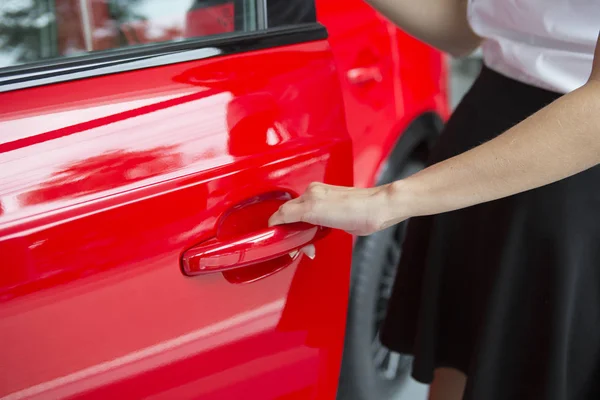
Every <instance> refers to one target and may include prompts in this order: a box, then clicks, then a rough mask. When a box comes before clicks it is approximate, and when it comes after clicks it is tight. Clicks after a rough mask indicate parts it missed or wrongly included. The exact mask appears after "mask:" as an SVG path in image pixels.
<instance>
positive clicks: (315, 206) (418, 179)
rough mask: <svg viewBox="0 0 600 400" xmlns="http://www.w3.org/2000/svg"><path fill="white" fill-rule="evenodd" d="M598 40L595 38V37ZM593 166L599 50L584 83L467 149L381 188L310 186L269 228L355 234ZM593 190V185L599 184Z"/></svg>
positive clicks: (598, 153) (597, 143) (599, 129)
mask: <svg viewBox="0 0 600 400" xmlns="http://www.w3.org/2000/svg"><path fill="white" fill-rule="evenodd" d="M599 42H600V37H599ZM599 163H600V44H597V45H596V56H595V60H594V65H593V71H592V74H591V77H590V79H589V81H588V82H587V83H586V84H585V85H584V86H583V87H581V88H580V89H578V90H576V91H574V92H571V93H569V94H567V95H565V96H563V97H561V98H560V99H558V100H556V101H555V102H553V103H552V104H550V105H548V106H547V107H545V108H543V109H542V110H540V111H539V112H538V113H536V114H534V115H533V116H531V117H529V118H527V119H526V120H524V121H523V122H521V123H520V124H518V125H516V126H515V127H513V128H511V129H509V130H508V131H506V132H505V133H503V134H502V135H500V136H498V137H496V138H495V139H493V140H490V141H489V142H487V143H484V144H482V145H480V146H478V147H476V148H474V149H472V150H470V151H467V152H465V153H463V154H460V155H458V156H456V157H453V158H450V159H448V160H446V161H443V162H440V163H438V164H435V165H433V166H431V167H429V168H426V169H424V170H422V171H421V172H419V173H417V174H415V175H413V176H411V177H409V178H407V179H405V180H401V181H397V182H394V183H392V184H390V185H387V186H382V187H378V188H372V189H349V188H340V187H335V186H330V185H323V184H314V185H312V186H311V187H310V188H309V190H307V192H306V193H305V194H303V195H302V196H301V197H300V198H298V199H295V200H293V201H291V202H289V203H286V204H285V205H284V206H282V208H281V209H280V210H279V212H277V213H276V214H275V215H273V217H272V218H271V221H270V222H271V223H272V224H277V223H288V222H295V221H305V222H310V223H314V224H317V225H326V226H331V227H335V228H340V229H344V230H347V231H349V232H352V233H355V234H359V235H363V234H370V233H372V232H374V231H377V230H379V229H383V228H385V227H388V226H390V225H393V224H395V223H398V222H401V221H403V220H405V219H407V218H410V217H413V216H421V215H430V214H438V213H442V212H446V211H452V210H456V209H460V208H464V207H468V206H472V205H475V204H478V203H484V202H487V201H491V200H495V199H499V198H502V197H506V196H510V195H513V194H516V193H519V192H523V191H526V190H529V189H533V188H537V187H540V186H543V185H546V184H549V183H552V182H555V181H558V180H561V179H563V178H566V177H568V176H571V175H574V174H576V173H578V172H581V171H583V170H586V169H588V168H591V167H593V166H595V165H597V164H599ZM599 184H600V182H599Z"/></svg>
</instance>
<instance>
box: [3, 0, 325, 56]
mask: <svg viewBox="0 0 600 400" xmlns="http://www.w3.org/2000/svg"><path fill="white" fill-rule="evenodd" d="M315 21H316V13H315V7H314V1H313V0H1V1H0V68H2V67H9V66H15V65H20V64H25V63H31V62H36V61H43V60H52V59H60V58H66V57H77V56H78V55H84V54H89V53H95V52H100V51H110V50H114V49H122V48H127V47H132V46H142V45H151V44H153V43H165V42H177V41H184V40H189V39H195V38H201V37H209V36H215V35H223V34H232V33H236V32H240V33H244V32H253V31H257V30H263V29H267V28H276V27H281V26H285V25H295V24H301V23H310V22H315Z"/></svg>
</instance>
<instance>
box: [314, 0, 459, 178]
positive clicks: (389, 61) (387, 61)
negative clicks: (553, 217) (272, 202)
mask: <svg viewBox="0 0 600 400" xmlns="http://www.w3.org/2000/svg"><path fill="white" fill-rule="evenodd" d="M317 11H318V16H319V20H320V21H321V22H322V23H323V24H324V25H325V26H326V27H327V30H328V32H329V42H330V43H331V47H332V51H333V54H334V57H335V60H336V66H337V68H338V73H339V75H340V82H341V85H342V89H343V93H344V100H345V108H346V119H347V121H348V131H349V133H350V135H351V137H352V140H353V149H354V183H355V185H356V186H360V187H368V186H372V185H373V184H375V182H376V178H377V174H378V172H379V169H380V166H381V165H382V164H383V162H384V161H385V160H386V159H387V157H388V155H389V154H390V152H391V151H392V149H393V148H394V146H395V145H396V142H397V141H398V139H399V137H400V135H401V134H402V132H404V131H405V130H406V128H407V127H408V126H409V125H410V123H411V122H412V121H414V120H415V119H416V118H418V117H419V116H421V115H423V114H426V113H431V114H434V115H437V116H438V117H439V118H441V119H442V120H445V119H446V118H447V117H448V116H449V111H450V110H449V107H448V104H449V103H448V80H447V75H448V74H447V71H446V61H445V57H444V56H443V55H442V54H441V53H440V52H439V51H437V50H435V49H433V48H432V47H430V46H427V45H425V44H423V43H422V42H420V41H418V40H417V39H415V38H413V37H411V36H409V35H408V34H406V33H404V32H402V31H400V30H398V29H397V28H396V27H395V26H394V25H393V24H392V23H390V22H389V21H387V20H386V19H385V18H383V17H382V16H381V15H379V14H378V13H376V12H375V11H374V10H373V9H372V8H371V7H370V6H369V5H368V4H367V3H366V2H364V1H362V0H347V1H344V2H343V5H341V3H339V2H338V1H336V0H317ZM353 73H354V74H356V73H358V74H359V75H362V78H363V79H358V81H357V80H353V79H352V76H353V75H352V74H353Z"/></svg>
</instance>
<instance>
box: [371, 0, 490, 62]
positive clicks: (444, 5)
mask: <svg viewBox="0 0 600 400" xmlns="http://www.w3.org/2000/svg"><path fill="white" fill-rule="evenodd" d="M467 1H468V0H366V2H367V3H369V4H371V5H372V6H373V7H374V8H375V9H377V10H378V11H379V12H381V13H382V14H383V15H385V16H386V17H387V18H388V19H390V20H391V21H392V22H394V23H395V24H396V25H398V26H399V27H400V28H401V29H402V30H404V31H406V32H407V33H408V34H410V35H412V36H414V37H416V38H417V39H420V40H422V41H424V42H425V43H428V44H430V45H431V46H434V47H437V48H438V49H440V50H442V51H445V52H447V53H450V54H452V55H453V56H457V57H460V56H464V55H467V54H469V53H471V52H472V51H473V50H475V49H476V48H477V47H478V46H479V44H480V43H481V38H479V37H478V36H477V35H475V33H473V31H472V30H471V27H470V26H469V22H468V20H467Z"/></svg>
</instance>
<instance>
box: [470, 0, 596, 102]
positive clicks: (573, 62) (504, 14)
mask: <svg viewBox="0 0 600 400" xmlns="http://www.w3.org/2000/svg"><path fill="white" fill-rule="evenodd" d="M468 14H469V22H470V24H471V27H472V29H473V30H474V31H475V33H476V34H478V35H479V36H481V37H482V38H483V39H484V41H483V44H482V48H481V49H482V52H483V59H484V63H485V64H486V65H487V66H488V67H489V68H490V69H493V70H495V71H497V72H499V73H501V74H503V75H506V76H508V77H510V78H513V79H516V80H519V81H521V82H525V83H528V84H530V85H534V86H537V87H541V88H544V89H549V90H553V91H555V92H560V93H567V92H570V91H572V90H574V89H577V88H578V87H580V86H581V85H583V84H584V83H585V82H586V81H587V79H588V78H589V76H590V72H591V71H592V61H593V56H594V48H595V45H596V41H597V40H598V32H599V31H600V0H469V8H468Z"/></svg>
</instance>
